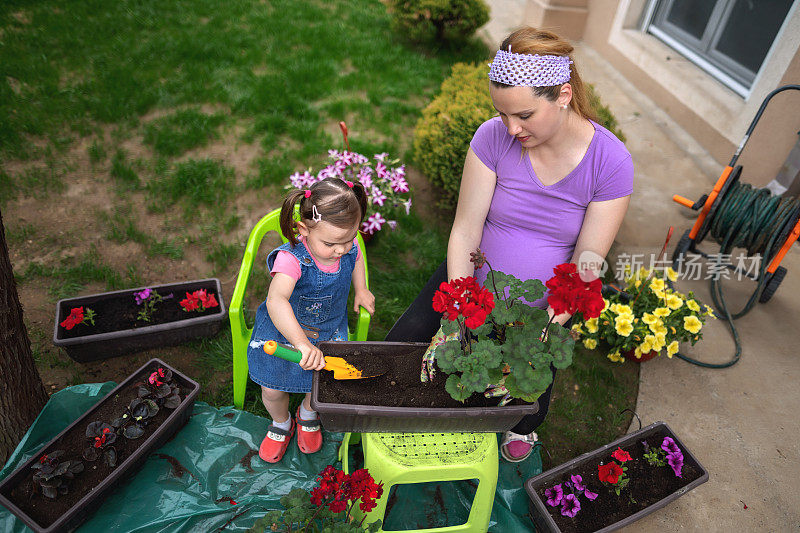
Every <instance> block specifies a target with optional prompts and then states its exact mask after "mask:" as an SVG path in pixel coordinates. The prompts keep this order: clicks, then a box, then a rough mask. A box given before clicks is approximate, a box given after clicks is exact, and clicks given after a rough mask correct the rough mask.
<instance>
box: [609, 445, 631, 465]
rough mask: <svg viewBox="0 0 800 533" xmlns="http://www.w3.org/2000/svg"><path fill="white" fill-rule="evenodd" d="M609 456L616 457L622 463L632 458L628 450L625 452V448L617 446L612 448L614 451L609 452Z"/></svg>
mask: <svg viewBox="0 0 800 533" xmlns="http://www.w3.org/2000/svg"><path fill="white" fill-rule="evenodd" d="M611 457H613V458H614V459H616V460H617V461H619V462H620V463H624V462H626V461H630V460H632V459H633V457H631V454H629V453H628V452H626V451H625V450H623V449H622V448H620V447H619V446H618V447H617V449H616V450H614V453H612V454H611Z"/></svg>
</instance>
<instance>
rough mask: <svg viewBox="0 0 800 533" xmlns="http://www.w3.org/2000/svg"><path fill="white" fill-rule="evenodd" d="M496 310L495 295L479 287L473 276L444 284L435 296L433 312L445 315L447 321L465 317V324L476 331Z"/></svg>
mask: <svg viewBox="0 0 800 533" xmlns="http://www.w3.org/2000/svg"><path fill="white" fill-rule="evenodd" d="M492 309H494V295H493V294H492V292H491V291H489V290H487V289H485V288H483V287H481V286H480V285H478V282H477V281H475V278H473V277H472V276H469V277H466V278H458V279H454V280H453V281H451V282H450V283H445V282H442V284H441V285H439V290H437V291H436V293H434V295H433V310H434V311H436V312H438V313H443V314H445V316H447V320H456V319H457V318H458V317H459V316H463V317H464V318H465V319H466V321H465V324H466V326H467V327H468V328H470V329H475V328H477V327H479V326H481V325H482V324H483V323H484V322H486V317H487V316H489V313H491V312H492Z"/></svg>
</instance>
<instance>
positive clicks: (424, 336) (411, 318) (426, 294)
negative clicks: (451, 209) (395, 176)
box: [385, 261, 556, 435]
mask: <svg viewBox="0 0 800 533" xmlns="http://www.w3.org/2000/svg"><path fill="white" fill-rule="evenodd" d="M443 281H447V261H445V262H443V263H442V264H441V265H439V268H437V269H436V272H434V273H433V276H431V278H430V279H429V280H428V282H427V283H426V284H425V286H424V287H423V288H422V290H421V291H420V293H419V294H418V295H417V297H416V298H415V299H414V301H413V302H412V303H411V305H410V306H408V309H406V310H405V312H404V313H403V314H402V315H401V316H400V318H398V319H397V322H395V323H394V326H392V329H391V330H389V333H387V334H386V338H385V340H387V341H393V342H430V341H431V338H433V336H434V335H436V332H437V331H438V330H439V321H440V320H441V318H442V315H441V313H437V312H436V311H434V310H433V307H432V306H431V304H432V302H433V293H435V292H436V290H437V289H438V288H439V285H440V284H441V283H442V282H443ZM550 370H552V372H553V380H555V377H556V370H555V368H553V367H552V366H551V367H550ZM552 390H553V383H550V386H549V387H547V390H546V391H544V394H542V395H541V396H540V397H539V412H538V413H536V414H535V415H526V416H524V417H523V418H522V420H521V421H520V422H519V424H517V425H516V426H514V427H513V428H511V431H513V432H514V433H519V434H522V435H526V434H528V433H530V432H532V431H533V430H534V429H536V428H537V427H539V425H540V424H541V423H542V422H544V418H545V416H547V410H548V408H549V407H550V393H551V392H552Z"/></svg>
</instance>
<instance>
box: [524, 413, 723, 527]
mask: <svg viewBox="0 0 800 533" xmlns="http://www.w3.org/2000/svg"><path fill="white" fill-rule="evenodd" d="M661 433H665V434H666V435H668V436H670V437H672V439H674V440H675V443H676V444H677V445H678V447H679V448H680V449H681V452H682V453H683V460H684V464H689V465H692V466H694V467H696V468H698V469H699V470H700V471H701V476H700V477H699V478H697V479H695V480H694V481H691V482H689V483H687V484H686V485H684V486H683V487H681V488H679V489H678V490H676V491H675V492H673V493H671V494H668V495H666V496H665V497H664V498H662V499H661V500H659V501H657V502H655V503H653V504H651V505H649V506H648V507H645V508H644V509H642V510H641V511H639V512H637V513H635V514H632V515H630V516H628V517H625V518H623V519H622V520H619V521H617V522H615V523H613V524H610V525H608V526H606V527H604V528H602V529H598V530H597V532H598V533H599V532H602V533H605V532H607V531H615V530H617V529H619V528H621V527H625V526H627V525H630V524H632V523H633V522H636V521H637V520H639V519H640V518H643V517H645V516H647V515H649V514H650V513H653V512H655V511H657V510H658V509H661V508H662V507H664V506H665V505H667V504H668V503H670V502H673V501H675V500H677V499H678V498H680V497H681V496H683V495H684V494H686V493H687V492H689V491H690V490H692V489H693V488H695V487H697V486H698V485H702V484H703V483H705V482H706V481H708V471H707V470H706V469H705V468H703V465H701V464H700V462H699V461H698V460H697V459H696V458H695V456H694V455H692V453H691V452H690V451H689V449H688V448H687V447H686V445H684V444H683V443H682V442H681V441H680V439H679V438H678V437H676V436H675V433H674V432H673V431H672V430H671V429H670V427H669V426H668V425H667V424H666V423H664V422H656V423H655V424H651V425H649V426H647V427H645V428H642V429H640V430H638V431H635V432H633V433H629V434H627V435H625V436H623V437H620V438H619V439H617V440H615V441H614V442H612V443H611V444H606V445H605V446H603V447H601V448H597V449H596V450H593V451H591V452H588V453H585V454H583V455H581V456H580V457H576V458H575V459H571V460H570V461H567V462H566V463H564V464H562V465H559V466H557V467H555V468H552V469H550V470H548V471H547V472H542V473H541V474H539V475H538V476H536V477H532V478H530V479H529V480H528V481H526V482H525V490H526V491H527V492H528V496H529V497H530V499H531V504H530V513H531V518H532V519H533V523H534V524H535V525H536V531H538V532H549V533H556V532H561V529H560V528H559V527H558V525H557V524H556V523H555V521H554V520H553V517H552V516H550V513H549V512H548V510H547V504H546V503H545V502H543V501H542V499H541V498H540V497H539V494H538V493H537V492H536V491H537V489H540V488H542V487H550V486H551V485H552V484H553V482H554V481H556V480H557V479H560V478H561V477H562V476H563V475H564V473H566V472H569V471H571V470H573V469H575V468H576V467H578V466H581V465H583V464H585V463H587V462H597V463H599V461H600V460H605V459H608V457H609V456H610V455H611V452H613V451H614V450H615V449H616V448H617V447H618V446H619V447H625V446H629V445H630V444H631V443H634V442H637V441H640V440H644V439H646V438H648V437H649V436H651V435H654V434H661Z"/></svg>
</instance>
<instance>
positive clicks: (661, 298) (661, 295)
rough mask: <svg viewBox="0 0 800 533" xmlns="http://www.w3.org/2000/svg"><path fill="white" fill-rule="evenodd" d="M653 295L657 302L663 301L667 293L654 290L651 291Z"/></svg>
mask: <svg viewBox="0 0 800 533" xmlns="http://www.w3.org/2000/svg"><path fill="white" fill-rule="evenodd" d="M653 294H655V295H656V298H658V299H659V300H663V299H664V298H666V297H667V293H665V292H664V291H657V290H655V289H653Z"/></svg>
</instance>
